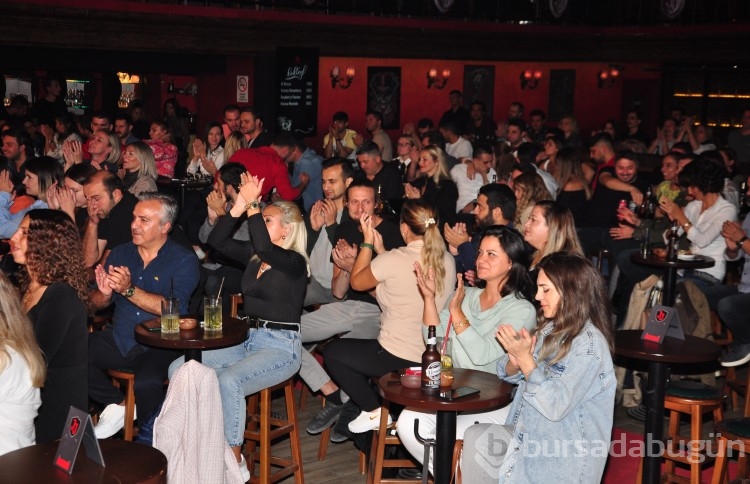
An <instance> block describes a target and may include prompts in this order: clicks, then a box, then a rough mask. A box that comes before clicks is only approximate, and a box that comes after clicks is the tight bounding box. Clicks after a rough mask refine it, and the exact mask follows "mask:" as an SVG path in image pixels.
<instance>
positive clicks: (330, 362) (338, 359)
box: [324, 338, 421, 412]
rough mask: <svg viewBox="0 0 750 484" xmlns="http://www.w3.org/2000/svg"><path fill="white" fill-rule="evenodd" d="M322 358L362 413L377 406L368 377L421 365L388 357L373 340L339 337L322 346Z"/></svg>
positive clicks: (390, 355)
mask: <svg viewBox="0 0 750 484" xmlns="http://www.w3.org/2000/svg"><path fill="white" fill-rule="evenodd" d="M324 358H325V364H326V368H327V369H328V373H329V374H330V375H331V378H333V381H335V382H336V384H337V385H338V386H339V387H340V388H341V389H342V390H343V391H344V392H346V394H347V395H349V397H350V398H351V399H352V400H353V401H354V403H356V404H357V406H358V407H359V408H361V409H362V410H364V411H366V412H372V411H373V410H375V409H376V408H378V407H379V406H380V401H379V400H378V395H377V393H375V391H374V390H373V388H372V386H371V385H370V378H371V377H380V376H383V375H385V374H386V373H388V372H389V371H394V370H399V369H401V368H406V367H409V366H419V365H420V364H421V363H419V362H415V361H409V360H405V359H403V358H399V357H398V356H394V355H392V354H391V353H389V352H388V351H387V350H385V349H384V348H383V347H382V346H380V343H379V342H378V340H376V339H349V338H339V339H337V340H334V341H332V342H330V343H328V345H326V349H325V353H324Z"/></svg>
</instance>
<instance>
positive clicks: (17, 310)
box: [0, 274, 47, 388]
mask: <svg viewBox="0 0 750 484" xmlns="http://www.w3.org/2000/svg"><path fill="white" fill-rule="evenodd" d="M7 347H11V348H13V349H14V350H15V351H16V352H17V353H18V354H19V355H21V357H22V358H23V359H24V360H26V364H27V365H28V367H29V373H30V374H31V384H32V385H34V386H35V387H37V388H41V387H42V386H43V385H44V378H45V375H46V373H47V365H46V364H45V362H44V357H43V356H42V350H41V349H40V348H39V344H38V343H37V342H36V336H35V335H34V328H33V327H32V325H31V321H30V320H29V318H28V316H26V313H25V312H24V311H23V309H22V308H21V303H20V300H19V299H18V292H17V291H16V289H15V288H14V287H13V286H12V285H11V283H10V281H8V278H7V277H5V275H4V274H0V373H2V372H3V371H4V370H5V368H7V367H8V366H9V365H10V352H8V348H7Z"/></svg>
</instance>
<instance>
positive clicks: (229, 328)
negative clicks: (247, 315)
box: [135, 315, 248, 350]
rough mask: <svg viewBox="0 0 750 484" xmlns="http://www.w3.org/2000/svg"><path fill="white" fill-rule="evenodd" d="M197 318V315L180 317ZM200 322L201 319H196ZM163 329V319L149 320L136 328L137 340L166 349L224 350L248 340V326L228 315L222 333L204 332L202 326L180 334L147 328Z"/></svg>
mask: <svg viewBox="0 0 750 484" xmlns="http://www.w3.org/2000/svg"><path fill="white" fill-rule="evenodd" d="M180 317H181V318H185V317H189V318H196V316H195V315H187V316H184V315H183V316H180ZM196 319H198V320H199V321H200V319H201V318H196ZM158 327H161V318H154V319H149V320H148V321H144V322H143V323H141V324H138V325H137V326H136V327H135V340H136V341H137V342H139V343H141V344H143V345H146V346H153V347H156V348H166V349H178V350H187V349H200V350H208V349H213V348H224V347H226V346H232V345H236V344H240V343H242V342H243V341H245V339H247V330H248V324H247V322H246V321H243V320H241V319H237V318H230V317H229V316H227V315H224V316H223V317H222V330H221V331H208V332H206V331H204V330H203V328H201V327H200V326H199V327H197V328H195V329H188V330H184V329H181V330H180V332H179V333H174V334H162V333H161V331H149V330H148V329H147V328H158Z"/></svg>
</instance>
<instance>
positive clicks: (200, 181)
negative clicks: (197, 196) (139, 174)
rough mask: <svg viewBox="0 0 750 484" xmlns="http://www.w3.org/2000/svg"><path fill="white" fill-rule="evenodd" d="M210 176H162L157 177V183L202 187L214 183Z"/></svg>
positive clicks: (161, 184) (167, 185) (169, 185)
mask: <svg viewBox="0 0 750 484" xmlns="http://www.w3.org/2000/svg"><path fill="white" fill-rule="evenodd" d="M213 182H214V181H213V179H210V178H167V177H165V176H160V177H157V178H156V184H157V185H159V186H163V187H187V188H202V187H206V186H208V185H212V184H213Z"/></svg>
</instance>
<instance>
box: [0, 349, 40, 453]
mask: <svg viewBox="0 0 750 484" xmlns="http://www.w3.org/2000/svg"><path fill="white" fill-rule="evenodd" d="M5 351H7V352H8V353H9V354H10V364H9V365H8V366H7V367H6V368H5V369H3V370H2V372H0V429H2V430H0V455H3V454H7V453H8V452H12V451H14V450H18V449H20V448H22V447H28V446H29V445H34V443H35V441H36V434H35V432H34V419H35V418H36V415H37V411H38V410H39V406H40V405H41V404H42V398H41V396H40V393H39V388H36V387H34V386H33V385H32V384H31V374H30V371H29V366H28V365H27V364H26V360H24V359H23V358H22V357H21V355H19V354H18V353H16V350H14V349H13V348H11V347H9V346H5Z"/></svg>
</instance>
